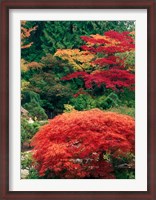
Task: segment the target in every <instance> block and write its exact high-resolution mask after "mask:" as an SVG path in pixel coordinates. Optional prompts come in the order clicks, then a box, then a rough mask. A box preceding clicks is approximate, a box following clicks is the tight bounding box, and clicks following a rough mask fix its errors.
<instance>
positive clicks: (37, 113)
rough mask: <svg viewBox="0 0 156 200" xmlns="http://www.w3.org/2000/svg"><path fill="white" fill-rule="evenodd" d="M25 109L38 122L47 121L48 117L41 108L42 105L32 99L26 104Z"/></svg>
mask: <svg viewBox="0 0 156 200" xmlns="http://www.w3.org/2000/svg"><path fill="white" fill-rule="evenodd" d="M23 107H24V108H25V109H26V110H28V112H29V114H30V116H31V117H33V118H34V119H35V118H37V120H47V119H48V116H47V115H46V113H45V111H44V109H43V108H42V107H41V106H40V104H39V103H38V102H37V101H36V100H35V99H32V100H31V101H30V103H26V104H24V105H23Z"/></svg>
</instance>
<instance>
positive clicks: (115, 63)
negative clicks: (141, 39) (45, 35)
mask: <svg viewBox="0 0 156 200" xmlns="http://www.w3.org/2000/svg"><path fill="white" fill-rule="evenodd" d="M132 34H133V33H130V32H128V31H127V32H121V33H119V32H116V31H113V30H111V31H108V32H105V33H104V35H99V34H96V35H90V36H81V39H82V40H84V41H85V42H86V45H83V46H82V47H81V49H82V51H81V52H79V56H80V55H81V56H82V55H83V60H82V59H81V60H78V62H79V63H81V65H82V62H84V59H86V60H87V59H88V58H89V60H87V67H86V68H89V71H84V70H83V69H84V67H83V68H82V67H81V68H78V67H77V70H76V72H73V73H70V74H68V75H67V76H65V77H62V80H70V79H74V78H81V79H82V80H83V81H84V85H85V88H86V89H88V88H89V89H90V88H93V87H94V86H95V85H96V86H97V87H101V86H102V85H104V86H105V87H106V88H110V89H112V90H116V91H123V89H124V88H128V89H130V90H133V89H134V84H135V75H134V73H131V71H130V70H129V69H127V68H125V66H126V64H125V59H126V58H124V57H122V58H121V57H119V56H118V54H121V53H125V52H126V53H127V52H133V51H134V48H135V40H134V38H133V37H132ZM65 52H67V50H65V51H64V50H63V51H61V53H60V51H58V52H57V53H56V55H59V56H61V57H62V58H63V59H64V58H66V59H67V60H70V61H71V54H70V58H69V57H68V58H67V55H66V53H65ZM69 52H72V53H73V50H68V56H69ZM85 54H86V56H85ZM72 58H73V57H72ZM76 58H77V57H74V58H73V59H76ZM75 62H76V61H75ZM83 65H84V63H83Z"/></svg>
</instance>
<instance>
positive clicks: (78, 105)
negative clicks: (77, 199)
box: [70, 94, 96, 111]
mask: <svg viewBox="0 0 156 200" xmlns="http://www.w3.org/2000/svg"><path fill="white" fill-rule="evenodd" d="M70 104H71V105H72V106H74V108H75V109H76V110H79V111H81V110H90V109H92V108H96V101H95V99H93V98H92V97H91V96H89V95H86V94H80V95H79V96H78V97H76V98H72V99H71V100H70Z"/></svg>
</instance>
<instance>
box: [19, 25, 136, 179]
mask: <svg viewBox="0 0 156 200" xmlns="http://www.w3.org/2000/svg"><path fill="white" fill-rule="evenodd" d="M134 31H135V25H134V22H133V21H83V22H82V21H22V23H21V106H22V109H23V112H22V119H21V145H22V150H23V151H25V150H29V149H31V148H32V147H31V145H30V143H31V141H32V137H33V136H34V135H35V134H36V132H38V130H39V129H40V127H42V128H43V129H44V127H45V126H43V125H44V124H46V123H48V119H55V118H56V116H58V115H62V114H63V113H73V112H75V110H76V111H77V112H78V111H81V112H85V111H87V110H88V111H90V110H91V109H93V111H94V113H95V115H96V111H97V110H96V109H99V110H101V111H104V112H106V111H107V112H110V111H111V112H115V113H121V114H123V121H124V120H125V119H124V116H125V117H127V115H129V116H130V118H126V119H127V120H130V121H131V120H134V117H135V116H134V115H135V111H134V109H135V32H134ZM119 116H120V115H119ZM73 117H74V115H73ZM112 118H113V114H112ZM121 121H122V120H121ZM128 123H129V122H128ZM59 126H61V125H60V124H59ZM73 126H74V124H73ZM118 126H119V125H118ZM124 127H125V126H124ZM56 128H57V127H56ZM88 129H90V128H88ZM133 129H134V127H133ZM125 131H126V128H125ZM47 133H48V132H47ZM73 133H74V134H75V135H76V134H77V132H76V131H75V132H73ZM44 134H46V132H45V133H44ZM59 134H65V133H64V131H63V132H60V133H59ZM66 134H67V133H66ZM68 134H69V133H68ZM112 134H116V133H115V132H113V128H112ZM133 134H134V130H133ZM86 137H87V136H86ZM100 137H101V136H100ZM100 137H99V144H100V142H101V141H102V138H100ZM34 138H35V137H34ZM121 142H122V141H121ZM34 144H35V145H36V143H35V142H34V143H33V145H34ZM35 145H34V146H35ZM47 148H48V147H47ZM61 148H62V147H61V146H60V149H61ZM120 148H121V147H120ZM40 150H41V151H42V149H40ZM40 150H39V152H40ZM107 150H108V151H106V149H103V151H105V154H104V152H103V155H104V157H105V160H104V161H105V166H106V163H109V165H108V166H110V165H111V166H119V167H115V168H113V167H112V171H111V172H110V173H111V174H112V172H113V175H112V176H108V177H111V178H112V177H113V178H134V151H132V149H129V150H127V151H126V155H122V156H121V155H120V156H119V157H120V158H118V157H113V155H112V154H111V152H110V149H107ZM93 152H96V150H93ZM93 152H92V153H93ZM59 153H60V152H59ZM56 156H58V154H57V153H56ZM121 157H122V158H121ZM33 159H36V160H33ZM47 159H49V158H47ZM37 160H38V162H40V159H39V157H38V156H34V157H33V158H32V155H31V152H24V153H22V169H23V170H25V169H27V170H28V171H29V173H28V176H27V178H49V177H52V178H62V177H63V178H67V177H68V175H69V174H68V173H67V176H64V175H62V173H63V172H62V170H63V169H62V168H60V169H61V170H60V171H59V169H58V172H59V173H61V174H60V175H59V174H58V172H57V170H56V171H55V170H54V169H52V168H51V171H50V172H48V170H49V169H50V168H48V167H47V168H46V169H47V171H46V173H45V174H44V175H43V174H42V173H40V175H39V174H38V170H37V171H36V169H37V167H35V166H37V164H35V163H36V162H37ZM100 162H101V161H100ZM70 164H71V163H70ZM94 164H95V163H94ZM98 166H99V165H98ZM101 166H103V163H101ZM127 166H131V167H127ZM68 167H69V168H70V167H71V165H69V166H68ZM68 167H66V170H67V171H68V170H69V168H68ZM72 167H73V166H72ZM92 167H93V166H92ZM96 167H97V166H96ZM82 169H83V170H82ZM102 169H104V168H102ZM52 170H54V171H55V173H52ZM99 170H101V168H99ZM82 171H84V167H83V168H81V172H82ZM73 173H74V171H73ZM87 173H88V172H87V170H86V175H85V173H84V172H83V173H81V175H80V176H79V175H78V174H77V173H75V176H74V175H72V176H71V177H72V178H74V177H76V178H85V177H86V178H87ZM100 173H102V172H100ZM50 174H52V175H50ZM64 174H66V173H64ZM82 174H83V175H82ZM41 175H42V176H41ZM107 175H108V174H106V176H103V175H102V176H100V175H99V176H98V175H97V174H96V173H94V175H93V174H92V176H91V177H94V178H95V177H96V178H100V177H102V178H106V177H107ZM109 175H110V174H109ZM69 177H70V175H69Z"/></svg>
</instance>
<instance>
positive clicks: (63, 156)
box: [31, 109, 135, 179]
mask: <svg viewBox="0 0 156 200" xmlns="http://www.w3.org/2000/svg"><path fill="white" fill-rule="evenodd" d="M134 126H135V122H134V119H133V118H132V117H130V116H126V115H122V114H117V113H112V112H103V111H101V110H99V109H92V110H88V111H75V110H74V111H72V112H70V113H64V114H62V115H58V116H57V117H55V118H54V119H52V120H49V123H48V124H47V125H45V126H43V127H42V128H41V129H40V130H39V132H38V133H36V135H35V136H34V137H33V139H32V143H31V145H32V146H33V147H34V149H33V158H34V159H35V161H37V165H36V168H37V170H38V171H39V174H40V176H44V175H45V174H46V172H47V171H48V172H49V173H48V178H52V177H53V176H54V175H55V177H59V178H108V179H112V178H115V175H114V169H113V166H112V164H111V163H110V162H108V161H107V160H104V159H103V155H104V153H105V152H109V153H110V154H111V155H112V156H113V157H115V158H116V157H118V156H120V155H122V156H123V155H126V154H127V153H128V152H134V148H135V130H134V129H135V128H134Z"/></svg>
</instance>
